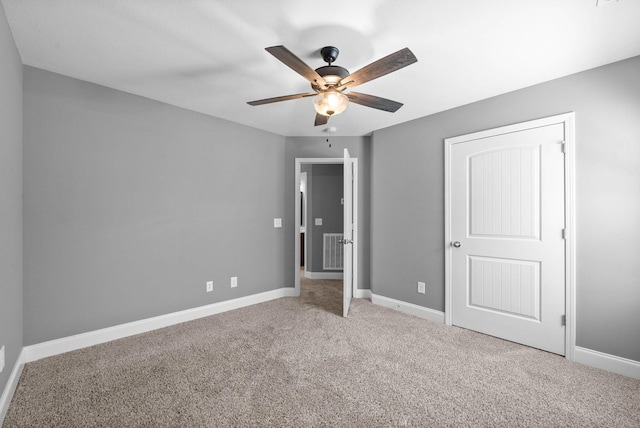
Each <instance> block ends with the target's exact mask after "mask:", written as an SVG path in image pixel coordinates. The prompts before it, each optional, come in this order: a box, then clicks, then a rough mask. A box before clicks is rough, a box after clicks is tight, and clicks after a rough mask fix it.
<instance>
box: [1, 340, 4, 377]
mask: <svg viewBox="0 0 640 428" xmlns="http://www.w3.org/2000/svg"><path fill="white" fill-rule="evenodd" d="M2 370H4V345H2V348H0V373H1V372H2Z"/></svg>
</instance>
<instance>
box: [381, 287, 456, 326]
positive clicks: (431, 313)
mask: <svg viewBox="0 0 640 428" xmlns="http://www.w3.org/2000/svg"><path fill="white" fill-rule="evenodd" d="M371 303H373V304H375V305H380V306H384V307H385V308H391V309H395V310H396V311H400V312H404V313H406V314H409V315H413V316H416V317H419V318H424V319H427V320H430V321H435V322H437V323H441V324H444V312H440V311H436V310H435V309H429V308H425V307H424V306H418V305H414V304H413V303H407V302H403V301H401V300H396V299H391V298H389V297H384V296H379V295H377V294H371Z"/></svg>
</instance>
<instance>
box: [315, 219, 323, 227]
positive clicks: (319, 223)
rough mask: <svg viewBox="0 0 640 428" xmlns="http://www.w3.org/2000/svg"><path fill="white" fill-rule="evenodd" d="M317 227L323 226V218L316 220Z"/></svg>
mask: <svg viewBox="0 0 640 428" xmlns="http://www.w3.org/2000/svg"><path fill="white" fill-rule="evenodd" d="M316 226H322V218H317V219H316Z"/></svg>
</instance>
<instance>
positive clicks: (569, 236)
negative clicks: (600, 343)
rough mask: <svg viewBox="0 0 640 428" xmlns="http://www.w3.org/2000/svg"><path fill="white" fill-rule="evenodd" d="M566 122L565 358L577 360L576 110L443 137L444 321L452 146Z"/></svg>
mask: <svg viewBox="0 0 640 428" xmlns="http://www.w3.org/2000/svg"><path fill="white" fill-rule="evenodd" d="M555 124H563V125H564V132H565V135H564V148H565V156H564V185H565V230H566V232H565V233H566V235H565V238H566V242H565V315H566V328H565V358H567V359H568V360H574V358H575V357H574V353H575V349H576V233H575V231H576V216H575V206H576V203H575V113H574V112H569V113H564V114H559V115H555V116H550V117H545V118H542V119H537V120H531V121H527V122H521V123H516V124H513V125H508V126H502V127H499V128H494V129H489V130H485V131H480V132H474V133H471V134H466V135H460V136H458V137H452V138H447V139H445V140H444V199H445V208H444V226H445V227H444V253H445V255H444V260H445V287H444V309H445V312H444V321H445V324H447V325H452V320H453V316H452V289H451V277H452V271H451V269H452V267H451V245H450V242H451V149H452V147H453V145H454V144H459V143H462V142H468V141H471V140H477V139H481V138H487V137H493V136H496V135H502V134H508V133H512V132H518V131H524V130H527V129H531V128H539V127H543V126H548V125H555Z"/></svg>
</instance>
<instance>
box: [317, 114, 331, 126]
mask: <svg viewBox="0 0 640 428" xmlns="http://www.w3.org/2000/svg"><path fill="white" fill-rule="evenodd" d="M327 122H329V116H323V115H321V114H320V113H316V121H315V123H314V125H315V126H320V125H326V124H327Z"/></svg>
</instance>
